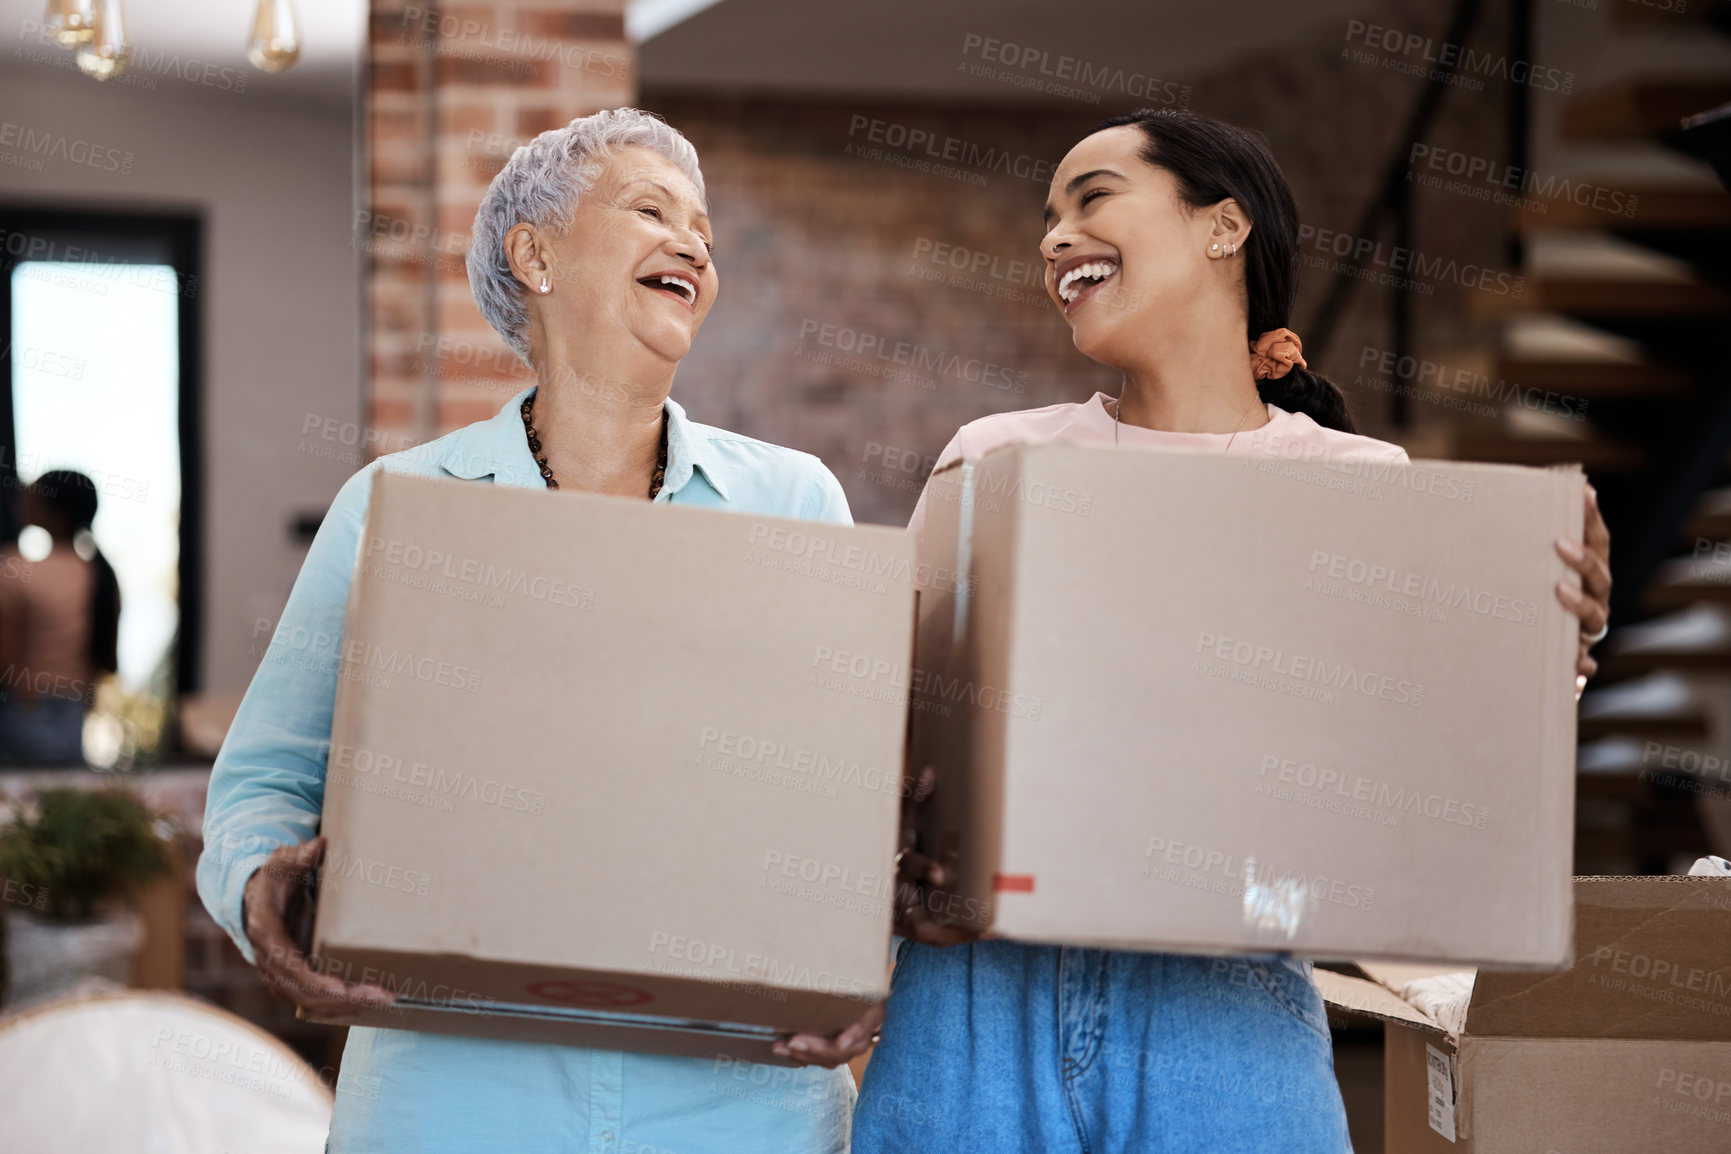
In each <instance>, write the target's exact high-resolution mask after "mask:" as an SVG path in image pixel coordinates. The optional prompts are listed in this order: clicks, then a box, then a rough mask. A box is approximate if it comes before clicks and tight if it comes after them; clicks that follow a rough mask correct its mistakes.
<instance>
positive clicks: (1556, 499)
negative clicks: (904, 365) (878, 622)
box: [910, 442, 1582, 966]
mask: <svg viewBox="0 0 1731 1154" xmlns="http://www.w3.org/2000/svg"><path fill="white" fill-rule="evenodd" d="M1581 484H1582V482H1581V475H1580V473H1579V471H1578V470H1576V469H1574V468H1566V469H1546V470H1540V469H1524V468H1514V467H1507V466H1492V465H1465V464H1456V463H1443V464H1437V463H1432V462H1422V463H1420V464H1417V465H1411V466H1398V465H1391V464H1370V463H1365V462H1361V461H1351V460H1347V461H1331V460H1309V459H1307V460H1304V461H1298V462H1294V461H1290V460H1287V459H1284V458H1281V457H1243V456H1240V457H1226V456H1224V455H1221V454H1205V453H1196V452H1185V451H1172V450H1149V449H1128V448H1126V449H1111V448H1104V447H1092V446H1082V445H1075V444H1066V443H1059V442H1045V443H1035V444H1017V445H1010V446H1006V447H1003V448H999V449H995V450H993V451H992V452H990V453H987V454H986V455H984V456H983V457H981V458H979V459H978V460H970V461H963V462H960V463H958V464H956V465H954V466H952V467H950V468H947V469H945V470H943V471H941V472H939V473H938V474H936V475H935V476H934V477H933V479H932V480H931V482H930V484H929V486H928V489H927V495H926V520H925V522H924V525H923V526H922V528H921V532H920V549H921V562H922V567H923V568H924V569H926V570H928V571H930V572H933V573H940V572H953V573H954V574H955V575H956V576H955V579H954V580H953V581H951V582H950V583H949V585H947V586H945V587H943V588H936V589H933V590H931V591H930V592H929V593H928V592H926V591H922V596H921V606H920V624H919V629H918V632H917V640H916V654H915V664H916V667H917V668H918V669H919V671H920V672H919V674H918V676H917V678H916V685H915V689H916V696H915V700H914V703H913V721H912V725H913V741H912V748H911V751H910V758H911V763H916V764H925V763H931V764H935V765H937V766H938V767H939V786H938V792H937V795H936V798H935V800H934V802H933V805H932V807H931V812H930V815H929V817H930V828H929V829H928V830H927V831H926V835H927V836H926V844H927V845H929V846H932V847H933V848H934V849H935V850H936V852H937V853H938V854H939V855H940V856H943V857H945V858H947V859H949V860H951V862H952V864H953V865H954V866H955V868H956V870H957V872H958V875H959V883H958V884H957V885H956V887H955V888H954V890H953V892H952V893H951V895H950V897H949V899H948V902H949V904H948V905H947V906H946V907H945V908H943V909H935V910H934V911H933V912H934V913H935V914H936V915H937V916H939V917H940V919H942V920H948V921H951V922H955V923H960V924H969V925H973V926H975V927H977V928H982V929H988V930H990V931H991V932H992V933H994V934H996V935H999V936H1003V937H1009V938H1017V939H1022V940H1028V941H1037V942H1057V943H1076V944H1085V945H1099V946H1108V947H1112V946H1116V947H1123V948H1131V949H1158V950H1175V951H1190V952H1200V953H1211V954H1227V953H1239V952H1246V951H1250V952H1256V951H1272V950H1290V951H1293V952H1296V953H1302V954H1307V955H1311V956H1321V957H1382V958H1396V959H1398V958H1405V959H1413V960H1449V961H1473V962H1480V961H1496V962H1499V963H1504V964H1515V965H1533V966H1545V965H1551V966H1554V965H1557V964H1559V963H1561V962H1562V961H1563V960H1564V959H1565V957H1566V955H1567V951H1568V944H1569V936H1568V935H1569V882H1570V868H1571V860H1570V859H1571V844H1572V837H1573V826H1574V772H1575V770H1574V746H1575V742H1574V735H1575V726H1574V716H1575V714H1574V709H1575V701H1574V692H1573V690H1574V685H1573V682H1574V673H1573V669H1574V663H1575V655H1576V634H1577V633H1578V622H1577V621H1576V619H1575V618H1574V617H1572V616H1570V615H1569V614H1568V613H1567V612H1566V611H1565V610H1564V609H1563V608H1562V607H1561V605H1559V604H1558V602H1557V600H1556V597H1555V594H1554V586H1555V585H1556V583H1557V582H1558V581H1560V580H1563V579H1564V578H1565V575H1566V574H1567V573H1568V572H1569V571H1568V570H1567V568H1566V566H1565V565H1564V564H1563V562H1562V561H1561V559H1560V558H1558V556H1557V555H1556V552H1555V549H1554V548H1553V545H1552V542H1553V541H1554V540H1555V539H1556V538H1558V537H1570V538H1573V539H1575V540H1579V539H1580V536H1581V525H1582V501H1581Z"/></svg>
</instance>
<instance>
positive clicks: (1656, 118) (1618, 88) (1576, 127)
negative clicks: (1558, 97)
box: [1558, 77, 1731, 139]
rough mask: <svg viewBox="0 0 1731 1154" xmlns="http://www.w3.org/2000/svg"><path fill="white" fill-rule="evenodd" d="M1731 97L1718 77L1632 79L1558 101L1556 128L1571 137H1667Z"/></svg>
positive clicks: (1729, 89)
mask: <svg viewBox="0 0 1731 1154" xmlns="http://www.w3.org/2000/svg"><path fill="white" fill-rule="evenodd" d="M1726 101H1731V81H1726V80H1724V79H1723V78H1721V77H1692V78H1681V77H1680V78H1676V79H1671V78H1667V79H1663V80H1652V79H1644V80H1633V81H1628V82H1625V83H1622V84H1616V85H1612V86H1610V87H1607V88H1601V89H1599V90H1597V91H1594V92H1588V93H1583V94H1582V95H1579V96H1577V97H1575V98H1574V99H1573V100H1571V101H1569V102H1568V103H1567V104H1565V105H1564V106H1563V111H1562V116H1561V118H1560V120H1559V124H1558V127H1559V129H1560V131H1561V133H1562V135H1563V136H1565V137H1569V138H1573V139H1583V138H1586V139H1591V138H1603V137H1613V138H1626V137H1640V136H1669V135H1674V134H1676V133H1679V132H1681V131H1682V120H1683V118H1684V117H1686V116H1692V115H1694V114H1695V113H1697V112H1704V111H1706V110H1707V109H1709V108H1713V107H1716V106H1718V105H1720V104H1724V103H1725V102H1726Z"/></svg>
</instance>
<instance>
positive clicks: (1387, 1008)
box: [1315, 970, 1443, 1034]
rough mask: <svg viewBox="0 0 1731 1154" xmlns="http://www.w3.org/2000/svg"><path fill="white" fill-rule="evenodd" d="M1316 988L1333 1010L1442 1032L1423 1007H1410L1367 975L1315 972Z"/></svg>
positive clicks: (1331, 971)
mask: <svg viewBox="0 0 1731 1154" xmlns="http://www.w3.org/2000/svg"><path fill="white" fill-rule="evenodd" d="M1315 976H1316V988H1317V989H1318V990H1320V991H1322V1000H1323V1001H1324V1002H1326V1003H1327V1004H1328V1006H1329V1008H1330V1009H1333V1010H1338V1011H1340V1012H1341V1013H1343V1014H1350V1015H1354V1016H1357V1017H1361V1018H1374V1019H1376V1020H1378V1021H1382V1022H1399V1023H1400V1024H1401V1025H1403V1026H1413V1027H1416V1028H1418V1029H1420V1030H1427V1031H1430V1032H1432V1033H1436V1034H1441V1033H1442V1032H1443V1028H1442V1027H1441V1026H1439V1025H1437V1024H1436V1022H1435V1021H1434V1020H1433V1019H1432V1018H1431V1017H1430V1015H1428V1014H1426V1013H1425V1012H1424V1011H1423V1010H1419V1009H1416V1008H1415V1007H1413V1006H1409V1005H1408V1004H1407V1003H1406V1002H1405V1001H1403V1000H1402V999H1401V998H1400V997H1399V996H1398V995H1396V994H1395V993H1394V992H1393V991H1392V990H1389V989H1388V988H1386V987H1385V986H1383V985H1382V983H1380V982H1374V981H1371V980H1370V979H1368V978H1354V977H1349V976H1348V975H1346V974H1337V973H1335V972H1334V971H1333V970H1317V971H1316V975H1315Z"/></svg>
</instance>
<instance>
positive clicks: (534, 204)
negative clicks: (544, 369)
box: [467, 108, 708, 364]
mask: <svg viewBox="0 0 1731 1154" xmlns="http://www.w3.org/2000/svg"><path fill="white" fill-rule="evenodd" d="M632 144H638V145H642V146H643V147H645V148H653V149H654V150H655V151H656V152H659V153H660V154H661V155H662V156H665V157H666V158H667V159H668V160H671V161H672V162H673V163H674V164H675V165H676V166H677V167H678V168H679V171H681V172H683V173H684V174H685V175H686V176H688V177H690V178H691V183H692V184H695V185H696V186H697V195H698V198H699V199H700V200H702V201H704V204H705V207H707V206H708V194H707V193H705V192H704V190H703V170H702V169H700V168H699V167H698V165H697V149H695V148H693V147H692V146H691V142H690V141H689V140H687V139H685V137H684V136H682V135H680V133H679V130H678V129H676V128H674V127H673V126H672V125H670V124H668V123H667V122H666V121H664V120H662V119H661V118H660V117H658V116H654V115H651V114H650V113H647V112H644V111H642V110H641V109H637V108H611V109H608V110H606V111H604V112H597V113H595V114H594V115H593V116H582V117H578V118H577V119H576V120H573V121H572V122H571V123H570V124H567V125H566V126H565V127H564V128H554V129H550V130H549V131H547V132H543V133H542V134H541V135H540V136H537V137H536V138H535V139H534V140H531V141H530V142H529V143H528V144H525V145H523V146H522V147H521V148H519V149H517V151H516V152H513V153H512V154H511V159H510V160H508V161H506V162H505V167H504V168H502V169H500V170H499V175H497V176H495V177H494V178H493V183H492V184H490V185H488V186H487V195H486V196H484V197H482V198H481V207H480V208H479V209H477V210H476V211H475V227H474V230H473V232H472V234H471V236H470V239H469V254H468V258H467V264H468V267H469V288H470V289H471V290H473V292H474V294H475V303H476V304H478V305H480V306H481V315H482V316H484V317H486V318H487V323H488V324H490V325H492V326H493V328H494V329H495V330H496V331H497V332H498V334H499V335H500V336H502V337H504V338H505V343H506V344H508V345H510V346H511V350H512V351H513V352H515V353H516V354H517V355H518V356H519V357H521V358H523V363H524V364H529V333H528V327H529V309H528V306H527V305H526V304H525V303H524V300H525V298H526V297H527V296H528V290H527V289H525V288H524V287H523V285H522V284H521V283H520V282H519V281H518V280H517V278H516V277H514V276H512V275H511V266H510V264H509V262H507V261H506V260H505V234H506V233H508V232H510V231H511V229H513V228H515V227H516V226H517V225H519V224H532V225H534V226H535V227H536V228H540V229H546V230H547V231H549V232H551V233H553V234H555V235H559V234H562V233H563V232H564V231H565V229H566V227H567V223H568V222H569V221H570V219H571V214H572V213H574V212H575V211H576V210H577V202H578V199H579V198H580V197H581V196H582V194H583V193H585V192H588V191H589V190H590V189H591V188H593V187H594V185H595V178H596V176H598V175H600V172H601V166H602V165H603V164H604V163H606V160H607V157H608V156H609V155H611V153H612V152H613V150H614V149H616V148H623V147H625V146H627V145H632Z"/></svg>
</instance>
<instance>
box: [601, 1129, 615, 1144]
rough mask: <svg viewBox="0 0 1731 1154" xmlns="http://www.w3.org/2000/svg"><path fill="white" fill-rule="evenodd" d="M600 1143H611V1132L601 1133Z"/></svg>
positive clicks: (604, 1131)
mask: <svg viewBox="0 0 1731 1154" xmlns="http://www.w3.org/2000/svg"><path fill="white" fill-rule="evenodd" d="M601 1141H603V1142H611V1141H613V1131H611V1130H603V1131H601Z"/></svg>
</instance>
